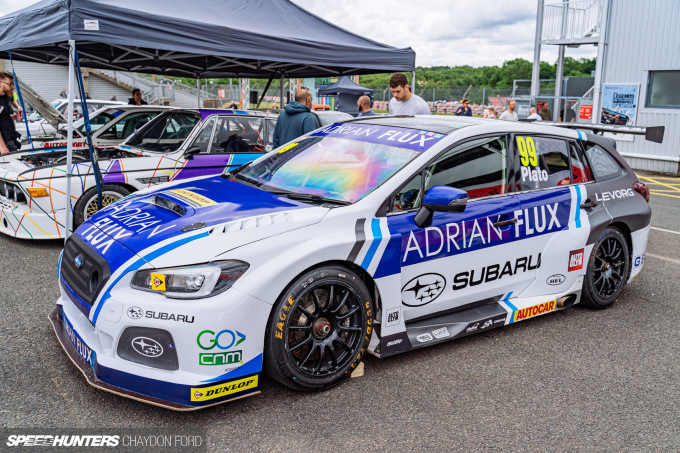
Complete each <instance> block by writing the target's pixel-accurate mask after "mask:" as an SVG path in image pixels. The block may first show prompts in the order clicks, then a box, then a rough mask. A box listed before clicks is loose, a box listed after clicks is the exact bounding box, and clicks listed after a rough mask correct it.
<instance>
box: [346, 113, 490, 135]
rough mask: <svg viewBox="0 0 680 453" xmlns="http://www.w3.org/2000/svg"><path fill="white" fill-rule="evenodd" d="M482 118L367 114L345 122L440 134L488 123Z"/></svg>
mask: <svg viewBox="0 0 680 453" xmlns="http://www.w3.org/2000/svg"><path fill="white" fill-rule="evenodd" d="M487 121H490V120H485V119H482V118H474V117H469V116H450V115H418V116H410V115H399V116H368V117H364V116H362V117H359V118H356V119H352V120H349V121H346V122H352V123H355V122H356V123H364V124H373V125H379V126H392V127H403V128H407V129H419V130H427V131H432V132H437V133H440V134H450V133H451V132H453V131H455V130H457V129H460V128H461V127H466V126H474V125H478V124H488V123H487Z"/></svg>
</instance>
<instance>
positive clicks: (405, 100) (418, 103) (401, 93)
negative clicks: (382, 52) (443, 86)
mask: <svg viewBox="0 0 680 453" xmlns="http://www.w3.org/2000/svg"><path fill="white" fill-rule="evenodd" d="M390 91H391V92H392V96H394V97H393V98H392V99H390V106H389V112H390V115H431V113H430V107H428V105H427V102H425V100H423V98H421V97H420V96H418V95H417V94H413V93H411V89H410V88H409V86H408V79H406V75H405V74H403V73H401V72H397V73H396V74H393V75H392V77H390Z"/></svg>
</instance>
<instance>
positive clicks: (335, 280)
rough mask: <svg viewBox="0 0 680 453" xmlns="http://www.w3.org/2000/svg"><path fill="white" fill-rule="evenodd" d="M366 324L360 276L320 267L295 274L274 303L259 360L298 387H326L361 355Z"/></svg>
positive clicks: (367, 301)
mask: <svg viewBox="0 0 680 453" xmlns="http://www.w3.org/2000/svg"><path fill="white" fill-rule="evenodd" d="M371 327H372V303H371V298H370V294H369V293H368V290H367V289H366V287H365V285H364V284H363V282H362V281H361V278H360V277H359V276H357V275H356V274H354V273H353V272H351V271H349V270H348V269H343V268H339V267H325V268H320V269H316V270H314V271H312V272H309V273H307V274H305V275H303V276H302V277H300V278H299V279H297V280H296V281H295V282H294V283H293V285H292V286H291V287H290V288H289V290H288V291H287V292H285V293H284V295H283V296H282V297H281V298H280V300H279V302H278V303H277V305H276V306H275V308H274V311H273V313H272V316H271V318H270V323H269V326H268V329H267V345H266V348H265V350H266V352H265V354H266V360H265V366H266V368H267V371H268V373H269V374H270V375H271V376H272V377H274V378H275V379H277V380H278V381H280V382H281V383H283V384H285V385H287V386H289V387H292V388H295V389H298V390H316V389H326V388H329V387H332V386H333V385H336V384H337V383H339V382H340V381H341V380H342V379H343V378H344V377H345V376H347V375H349V374H350V373H351V371H352V370H353V369H354V368H355V367H356V365H357V364H358V363H359V362H360V361H361V358H362V356H363V354H364V353H365V350H366V347H367V345H368V340H369V338H370V334H371Z"/></svg>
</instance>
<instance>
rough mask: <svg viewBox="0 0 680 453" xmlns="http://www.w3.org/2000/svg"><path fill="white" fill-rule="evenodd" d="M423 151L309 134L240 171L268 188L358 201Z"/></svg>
mask: <svg viewBox="0 0 680 453" xmlns="http://www.w3.org/2000/svg"><path fill="white" fill-rule="evenodd" d="M418 154H420V153H419V152H418V151H414V150H410V149H405V148H398V147H394V146H388V145H385V144H379V143H369V142H363V141H358V140H348V139H344V138H336V137H309V138H305V139H302V140H300V141H299V142H295V143H291V144H289V145H286V146H284V147H283V148H280V149H278V150H277V151H275V152H274V153H271V154H269V155H267V156H265V157H264V158H262V159H261V160H258V161H257V162H255V163H254V164H252V165H251V166H250V167H248V168H246V169H244V170H242V171H241V172H240V173H238V174H237V175H236V177H237V180H238V179H242V180H244V181H245V182H247V183H251V184H255V185H257V186H259V187H261V188H262V189H264V190H269V191H285V192H293V193H303V194H309V195H320V196H322V197H325V198H330V199H334V200H341V201H346V202H349V203H354V202H355V201H357V200H359V199H361V198H363V197H364V196H366V195H367V194H369V193H370V192H372V191H373V190H374V189H375V188H376V187H378V186H380V185H381V184H382V183H383V182H385V181H386V180H387V179H388V178H389V177H391V176H392V175H393V174H394V173H396V172H397V171H398V170H399V169H401V168H402V167H403V166H404V165H406V164H407V163H408V162H409V161H411V160H412V159H413V158H414V157H416V156H417V155H418Z"/></svg>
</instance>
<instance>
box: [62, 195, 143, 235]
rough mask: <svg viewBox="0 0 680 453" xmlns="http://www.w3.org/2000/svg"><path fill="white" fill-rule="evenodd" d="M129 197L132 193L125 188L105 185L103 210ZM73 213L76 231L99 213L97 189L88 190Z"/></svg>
mask: <svg viewBox="0 0 680 453" xmlns="http://www.w3.org/2000/svg"><path fill="white" fill-rule="evenodd" d="M128 195H130V191H129V190H127V189H126V188H125V187H121V186H116V185H113V184H104V185H103V186H102V208H103V207H105V206H108V205H110V204H111V203H115V202H116V201H118V200H120V199H121V198H124V197H127V196H128ZM73 211H74V212H73V228H74V229H76V228H78V227H79V226H80V225H82V224H83V223H84V222H85V221H86V220H87V219H89V218H90V217H92V216H93V215H94V214H96V213H97V212H98V211H99V206H98V204H97V188H96V187H92V188H90V189H88V190H86V191H85V193H84V194H83V195H82V196H81V197H80V198H79V199H78V202H77V203H76V205H75V207H74V208H73Z"/></svg>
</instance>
